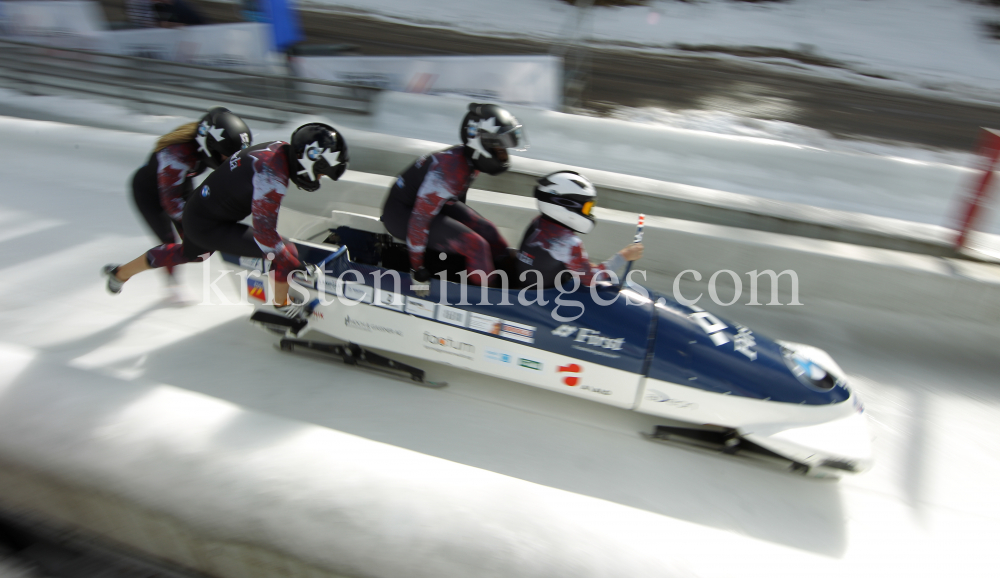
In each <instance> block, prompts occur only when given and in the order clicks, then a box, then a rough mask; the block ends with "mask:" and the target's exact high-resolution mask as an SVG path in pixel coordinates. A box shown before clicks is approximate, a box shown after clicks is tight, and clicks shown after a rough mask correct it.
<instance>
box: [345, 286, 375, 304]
mask: <svg viewBox="0 0 1000 578" xmlns="http://www.w3.org/2000/svg"><path fill="white" fill-rule="evenodd" d="M339 295H340V296H341V297H345V298H347V299H350V300H352V301H361V302H362V303H371V302H372V301H373V300H374V296H375V288H374V287H371V286H368V285H365V284H363V283H352V282H350V281H348V282H346V283H343V284H341V285H340V294H339Z"/></svg>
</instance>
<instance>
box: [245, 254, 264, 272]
mask: <svg viewBox="0 0 1000 578" xmlns="http://www.w3.org/2000/svg"><path fill="white" fill-rule="evenodd" d="M262 264H263V260H262V259H261V258H260V257H240V267H243V268H244V269H253V270H255V271H263V270H264V267H263V266H262Z"/></svg>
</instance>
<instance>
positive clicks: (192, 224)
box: [105, 123, 348, 316]
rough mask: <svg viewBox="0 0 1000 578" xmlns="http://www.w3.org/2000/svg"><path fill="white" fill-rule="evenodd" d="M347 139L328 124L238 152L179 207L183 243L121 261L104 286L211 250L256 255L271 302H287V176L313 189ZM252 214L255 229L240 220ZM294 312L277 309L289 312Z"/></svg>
mask: <svg viewBox="0 0 1000 578" xmlns="http://www.w3.org/2000/svg"><path fill="white" fill-rule="evenodd" d="M347 161H348V155H347V144H346V143H345V142H344V140H343V137H342V136H340V133H339V132H337V131H336V130H335V129H333V127H330V126H329V125H325V124H320V123H313V124H307V125H303V126H301V127H299V128H298V129H297V130H296V131H295V132H294V133H293V134H292V139H291V143H286V142H284V141H273V142H269V143H264V144H260V145H256V146H253V147H250V148H248V149H245V150H243V151H240V152H239V153H238V154H236V155H234V156H232V157H231V158H230V159H229V161H228V162H226V163H224V164H223V165H222V166H220V167H219V168H218V169H217V170H216V171H215V172H214V173H212V175H211V176H209V177H208V178H207V179H205V182H204V183H202V185H201V187H199V188H198V190H196V191H195V192H194V194H192V195H191V198H190V199H189V200H188V202H187V205H186V206H185V208H184V217H183V226H184V231H185V238H184V242H183V243H166V244H163V245H160V246H158V247H154V248H152V249H150V250H149V251H147V252H146V253H145V254H144V255H142V256H140V257H138V258H136V259H135V260H133V261H131V262H130V263H127V264H125V265H122V266H118V267H116V266H113V265H108V266H107V267H105V272H106V274H107V275H108V289H109V290H110V291H111V292H112V293H118V292H119V291H120V290H121V286H122V284H124V283H125V282H126V281H128V279H129V278H131V277H132V276H133V275H135V274H136V273H139V272H141V271H145V270H147V269H155V268H159V267H168V266H174V265H180V264H182V263H190V262H193V261H203V260H204V259H206V258H207V257H208V256H209V255H211V253H212V252H214V251H223V252H226V253H230V254H234V255H239V256H244V257H260V258H263V259H265V260H266V261H268V263H269V268H270V271H273V273H274V280H275V288H274V295H273V297H272V298H273V301H274V305H275V307H276V308H277V309H285V306H286V305H288V274H289V273H290V272H291V271H293V270H295V269H297V268H298V267H300V265H301V263H300V262H299V259H298V253H297V251H296V249H295V245H294V244H293V243H291V242H288V241H287V240H285V239H284V238H282V237H281V235H279V234H278V232H277V229H276V227H277V224H278V211H279V209H280V207H281V201H282V199H283V198H284V196H285V191H286V189H287V188H288V184H289V181H291V182H294V183H295V184H296V185H297V186H299V187H300V188H302V189H305V190H309V191H315V190H317V189H318V188H319V177H320V176H321V175H327V176H329V177H330V178H333V179H334V180H336V179H338V178H340V176H341V175H342V174H343V173H344V170H345V169H346V167H347ZM249 215H253V226H252V227H251V226H248V225H245V224H243V223H241V222H240V221H242V220H243V219H245V218H246V217H247V216H249ZM298 311H299V310H298V309H287V310H284V311H281V312H282V314H288V312H292V314H289V316H293V314H294V315H297V314H298Z"/></svg>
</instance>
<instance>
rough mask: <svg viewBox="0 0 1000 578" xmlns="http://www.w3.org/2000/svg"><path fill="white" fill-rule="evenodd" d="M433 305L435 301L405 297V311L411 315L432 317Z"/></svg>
mask: <svg viewBox="0 0 1000 578" xmlns="http://www.w3.org/2000/svg"><path fill="white" fill-rule="evenodd" d="M435 305H436V303H434V302H433V301H424V300H423V299H414V298H413V297H407V298H406V312H407V313H409V314H411V315H418V316H420V317H429V318H431V319H434V306H435Z"/></svg>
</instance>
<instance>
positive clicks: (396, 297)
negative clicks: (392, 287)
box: [375, 289, 406, 311]
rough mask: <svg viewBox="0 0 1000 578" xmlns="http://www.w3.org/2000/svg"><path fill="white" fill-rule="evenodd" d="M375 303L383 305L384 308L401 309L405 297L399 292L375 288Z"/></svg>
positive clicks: (404, 304)
mask: <svg viewBox="0 0 1000 578" xmlns="http://www.w3.org/2000/svg"><path fill="white" fill-rule="evenodd" d="M375 305H378V306H379V307H385V308H386V309H392V310H393V311H402V310H403V308H404V307H406V298H405V297H404V296H403V295H400V294H399V293H393V292H392V291H383V290H382V289H376V290H375Z"/></svg>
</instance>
